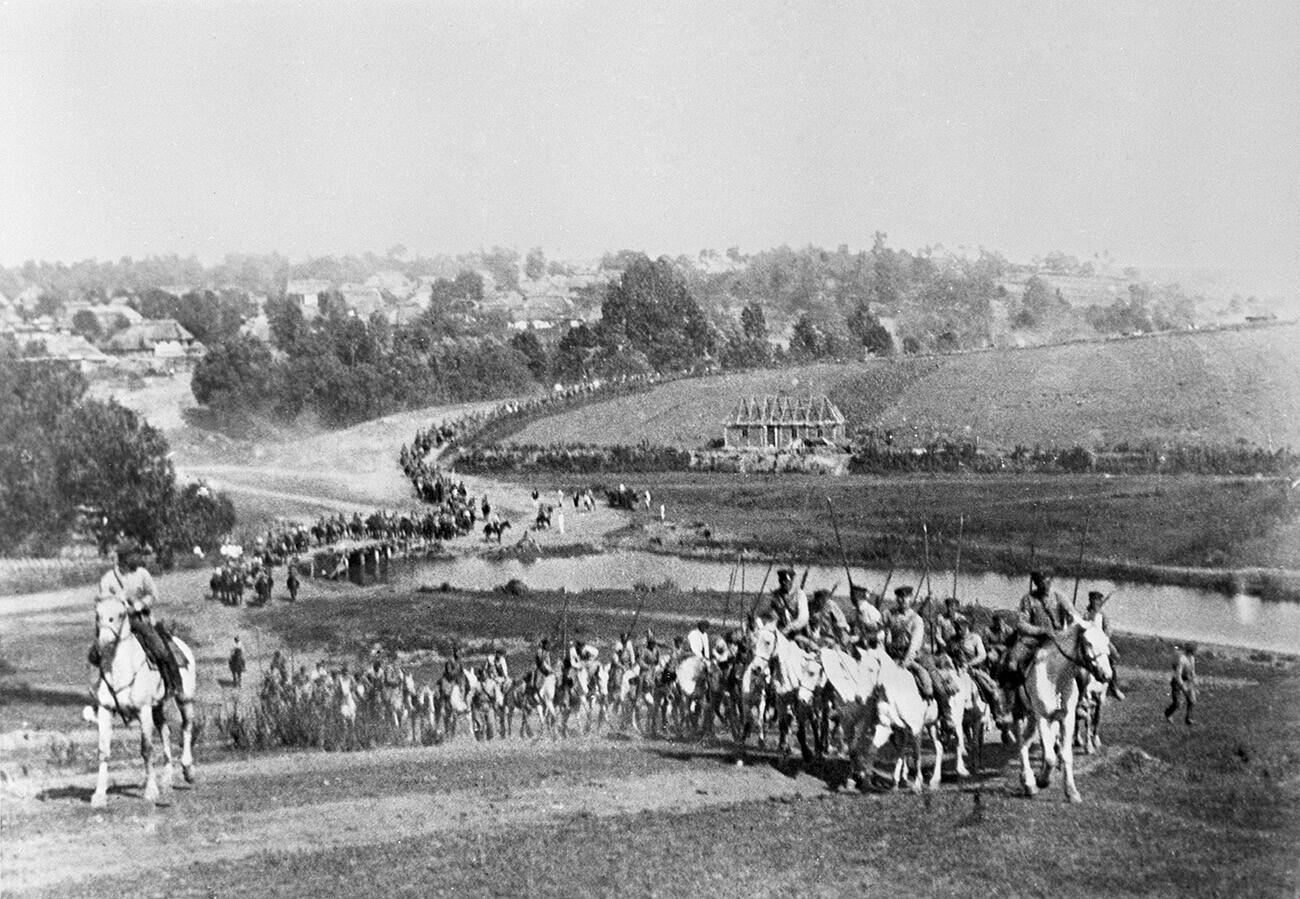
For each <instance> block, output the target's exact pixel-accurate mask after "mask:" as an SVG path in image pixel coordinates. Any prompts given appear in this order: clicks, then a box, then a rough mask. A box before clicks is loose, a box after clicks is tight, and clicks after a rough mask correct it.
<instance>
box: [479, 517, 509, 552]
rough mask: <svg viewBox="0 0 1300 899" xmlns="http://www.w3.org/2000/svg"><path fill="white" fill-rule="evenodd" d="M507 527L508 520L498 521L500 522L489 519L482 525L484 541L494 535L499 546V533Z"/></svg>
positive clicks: (489, 539) (507, 528)
mask: <svg viewBox="0 0 1300 899" xmlns="http://www.w3.org/2000/svg"><path fill="white" fill-rule="evenodd" d="M509 529H510V522H508V521H500V522H491V521H489V522H488V523H487V524H485V525H483V539H484V540H485V541H491V540H492V538H493V537H495V538H497V545H498V546H500V545H501V535H502V534H503V533H504V532H505V531H507V530H509Z"/></svg>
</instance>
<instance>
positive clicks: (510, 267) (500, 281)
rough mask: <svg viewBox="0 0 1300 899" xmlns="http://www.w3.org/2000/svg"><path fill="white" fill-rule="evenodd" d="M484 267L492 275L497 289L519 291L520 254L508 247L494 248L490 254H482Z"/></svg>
mask: <svg viewBox="0 0 1300 899" xmlns="http://www.w3.org/2000/svg"><path fill="white" fill-rule="evenodd" d="M482 256H483V267H484V268H485V269H487V270H488V271H489V272H491V273H492V279H493V280H494V281H496V285H497V289H498V290H502V291H507V290H518V289H519V254H518V253H517V252H515V251H514V250H511V249H507V248H506V247H493V248H492V249H491V251H490V252H487V253H484V254H482Z"/></svg>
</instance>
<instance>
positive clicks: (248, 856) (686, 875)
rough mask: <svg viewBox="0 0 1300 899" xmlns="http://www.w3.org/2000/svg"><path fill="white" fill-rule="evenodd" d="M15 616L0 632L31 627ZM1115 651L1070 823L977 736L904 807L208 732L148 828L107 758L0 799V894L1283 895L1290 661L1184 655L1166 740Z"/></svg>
mask: <svg viewBox="0 0 1300 899" xmlns="http://www.w3.org/2000/svg"><path fill="white" fill-rule="evenodd" d="M579 598H580V599H582V600H583V602H584V604H586V603H587V601H588V600H589V601H590V603H591V604H592V605H595V606H600V607H604V608H606V609H608V613H602V614H588V613H578V614H574V615H572V616H571V623H572V624H573V625H574V626H575V627H576V626H581V627H584V628H587V629H589V632H591V633H592V634H593V635H596V636H599V637H601V638H602V641H603V640H604V639H607V638H608V637H609V636H610V635H611V634H612V633H613V632H614V629H616V628H619V627H622V626H623V625H622V622H623V621H626V618H627V616H628V615H629V613H630V612H631V611H632V610H634V609H635V608H636V606H637V605H639V604H640V603H641V600H642V598H643V597H642V596H638V595H635V594H631V593H624V594H613V593H610V594H609V595H600V596H595V595H591V596H588V595H586V594H582V595H580V597H579ZM691 601H693V598H691V597H688V596H683V595H680V594H675V593H673V592H671V591H669V592H664V593H654V594H650V595H649V597H648V598H647V601H646V604H645V609H644V612H643V617H644V615H649V616H651V617H650V619H649V620H651V621H654V622H655V626H656V630H657V631H659V630H660V628H661V627H662V629H663V630H664V631H673V630H675V631H681V630H684V629H685V625H684V624H683V625H680V626H678V627H676V628H673V627H672V626H671V625H670V624H669V623H668V622H669V621H670V620H671V617H672V616H675V615H677V614H680V612H681V611H684V609H682V606H683V604H685V603H689V602H691ZM512 602H513V603H515V604H514V605H513V606H512V605H511V603H512ZM562 604H563V597H562V596H561V595H559V594H537V595H531V594H530V595H525V596H523V597H518V598H513V597H505V596H499V595H488V594H463V593H450V594H410V593H397V592H392V591H387V590H367V591H359V592H358V591H354V590H348V589H332V588H322V589H316V588H315V585H313V592H312V594H311V596H310V597H309V598H307V599H305V600H303V601H302V602H300V603H299V604H298V605H296V606H288V605H282V604H278V603H277V604H276V605H274V606H272V607H271V608H268V609H243V610H233V609H227V608H224V607H220V606H215V605H211V604H208V605H206V606H205V607H204V609H203V610H202V612H201V614H198V615H196V618H197V619H198V620H199V624H197V625H196V627H197V628H198V629H199V630H201V631H203V632H204V633H206V632H208V631H210V630H217V631H220V630H226V631H227V632H229V630H230V629H234V628H238V629H240V630H242V631H243V632H245V633H254V632H257V633H260V634H261V635H262V640H261V643H260V644H259V645H260V647H261V650H260V654H258V655H257V656H256V657H255V658H253V659H251V660H250V662H251V665H250V669H251V670H250V679H254V678H252V672H254V671H256V670H258V668H259V665H260V664H264V661H265V657H266V655H267V654H269V651H270V649H269V648H270V647H271V646H296V647H298V650H297V651H298V653H299V657H300V658H302V657H309V656H311V655H312V654H314V653H329V652H330V647H329V646H328V643H329V641H330V640H333V639H335V637H336V636H337V635H340V634H342V635H343V638H344V639H345V641H347V640H352V639H356V640H361V639H362V638H363V637H365V636H366V635H374V634H383V633H385V632H390V633H397V632H398V630H399V629H402V628H406V629H411V628H417V629H418V628H424V627H428V628H432V629H437V630H438V631H439V632H440V633H442V634H448V635H449V634H455V635H456V636H458V637H460V638H462V639H463V640H465V641H471V642H472V641H484V640H488V639H491V638H494V637H502V638H505V639H507V640H510V641H511V642H514V641H515V640H522V639H523V638H525V637H527V636H529V635H530V634H535V633H536V632H538V631H539V630H544V629H546V628H548V627H551V626H554V624H555V622H556V620H557V618H558V615H559V611H560V609H561V608H562ZM60 608H64V609H65V611H62V612H57V614H56V612H55V610H50V609H46V610H45V611H44V612H41V613H39V615H36V616H35V617H36V619H37V620H39V621H42V622H44V626H47V627H51V628H53V630H52V631H51V633H57V632H61V631H66V633H67V639H68V640H69V641H71V642H76V640H77V639H84V622H81V618H83V617H84V613H83V611H82V610H80V609H78V608H76V607H60ZM493 609H496V610H497V611H496V612H492V611H491V610H493ZM679 610H680V611H679ZM33 614H34V613H28V614H26V615H21V616H19V617H18V619H17V620H16V621H15V620H14V619H13V618H12V616H6V625H9V624H11V623H18V624H23V622H27V624H25V625H23V626H24V627H25V626H30V624H31V623H32V615H33ZM58 621H62V622H63V623H62V624H58V623H57V622H58ZM78 623H79V624H81V625H82V627H76V624H78ZM6 632H8V627H7V628H6ZM322 641H324V642H322ZM1120 641H1121V642H1120V646H1121V649H1122V651H1123V657H1124V663H1123V664H1124V668H1123V670H1124V672H1125V674H1126V677H1127V680H1128V683H1129V699H1128V701H1126V702H1125V703H1122V704H1118V705H1116V704H1112V705H1111V706H1110V707H1109V718H1108V724H1107V728H1108V729H1107V731H1106V737H1107V747H1106V749H1105V750H1103V752H1102V753H1101V754H1099V755H1098V756H1094V757H1092V758H1090V759H1084V760H1081V762H1080V773H1079V784H1080V788H1081V789H1082V791H1083V793H1084V797H1085V802H1084V804H1083V805H1082V806H1078V807H1073V806H1069V805H1067V804H1066V803H1065V802H1064V801H1063V797H1061V796H1060V794H1059V790H1052V791H1050V792H1048V793H1045V794H1044V795H1043V796H1041V797H1040V798H1039V799H1038V800H1037V801H1029V800H1025V799H1022V798H1020V797H1019V796H1017V795H1015V789H1014V779H1013V776H1012V775H1013V766H1011V765H1010V764H1009V763H1010V751H1009V747H1003V746H1000V745H997V744H996V743H995V744H993V745H991V746H990V747H988V750H987V753H986V757H985V769H984V771H983V772H982V773H981V774H980V775H979V776H978V777H977V778H975V779H973V780H971V781H968V782H964V783H953V784H949V785H946V786H945V787H944V788H942V789H941V790H940V791H939V792H938V793H935V794H932V795H929V796H925V797H916V796H911V795H906V794H903V795H889V794H876V795H867V796H862V795H858V794H844V793H836V792H832V791H831V790H829V789H828V784H829V783H831V782H834V781H836V780H837V779H838V777H839V774H840V773H841V772H840V766H841V765H842V762H837V761H834V760H832V761H830V762H828V763H827V764H826V765H825V766H822V767H815V768H812V769H809V770H808V771H807V772H805V773H803V774H796V772H795V770H794V769H792V768H789V767H786V766H784V765H782V764H780V763H779V762H778V761H777V760H776V759H775V758H774V757H772V756H770V755H768V754H766V753H762V752H759V751H758V750H757V749H755V748H754V747H752V746H751V747H750V748H749V750H748V752H747V756H748V761H749V764H748V765H746V766H745V767H743V768H741V767H737V766H736V765H735V764H734V762H735V760H736V758H737V757H738V749H737V748H736V747H735V746H734V745H732V744H731V743H729V742H722V743H718V744H706V745H700V744H687V743H676V742H666V741H648V740H641V739H621V738H618V737H616V736H614V735H602V736H595V735H593V736H591V737H585V738H575V739H572V740H562V741H553V740H543V741H540V742H533V741H523V740H519V739H514V740H511V741H504V742H497V743H492V744H476V743H473V742H471V741H469V740H468V739H463V740H457V741H453V742H452V743H450V744H446V745H443V746H436V747H430V748H423V749H420V748H417V749H387V750H379V751H373V752H364V753H337V754H325V753H269V754H263V755H246V756H245V755H241V754H238V753H229V752H223V751H220V750H219V747H216V746H213V745H212V742H213V741H214V739H215V737H213V735H211V734H209V735H208V743H207V744H205V745H204V746H202V747H201V748H200V751H199V762H200V768H199V774H200V778H201V779H200V782H199V784H198V786H197V787H195V788H193V789H178V790H176V791H175V792H173V793H172V794H170V795H167V796H165V797H164V801H163V803H162V804H160V805H159V806H158V807H157V808H154V809H151V810H148V811H146V810H145V807H144V804H143V803H142V801H141V800H140V799H139V797H138V789H137V788H136V787H134V786H133V785H132V783H131V781H132V779H133V778H134V777H135V776H138V772H139V767H138V762H137V761H135V759H133V758H130V757H129V756H126V755H119V756H118V761H117V762H115V769H116V774H115V779H116V780H117V782H118V783H122V782H123V781H125V782H126V783H125V785H124V786H122V787H120V788H118V789H116V791H115V792H114V793H113V794H111V796H110V803H109V807H108V809H106V810H105V811H103V812H102V813H95V812H92V811H91V810H90V809H89V808H88V807H87V805H86V799H87V797H88V796H89V793H90V787H91V781H92V777H91V776H90V775H87V774H85V773H81V771H82V770H84V768H78V767H77V766H75V765H74V766H72V767H70V768H67V769H66V770H64V771H63V772H62V773H58V774H55V775H53V776H50V777H49V778H48V779H47V780H45V782H43V783H42V784H41V785H40V789H39V790H38V791H36V795H35V796H30V797H29V798H18V796H17V795H11V796H10V797H9V798H7V799H6V801H5V802H4V803H3V808H2V810H0V827H2V828H3V833H4V842H5V847H6V848H5V853H4V857H3V861H2V862H0V864H3V872H0V873H3V876H4V879H5V886H6V894H7V895H50V896H53V895H58V896H79V895H95V896H119V895H120V896H127V895H132V896H135V895H141V894H144V895H155V894H165V895H168V896H202V895H214V894H215V895H230V894H239V895H245V896H249V897H259V896H277V897H281V896H330V895H354V894H356V893H357V892H359V891H365V892H366V893H368V894H374V895H396V896H406V895H410V896H425V895H446V894H455V895H466V896H479V895H484V896H486V895H545V896H550V895H555V896H561V895H563V896H575V895H576V896H585V895H608V894H611V893H618V894H620V895H622V894H627V895H632V896H651V895H735V896H754V895H792V894H793V895H867V896H873V895H880V896H886V895H888V896H898V895H920V896H928V895H944V896H989V895H1052V896H1091V895H1141V896H1202V895H1203V896H1216V895H1218V896H1237V895H1250V896H1290V895H1293V894H1294V891H1295V890H1296V888H1297V886H1300V882H1298V881H1297V877H1300V870H1298V869H1297V861H1298V859H1297V855H1296V853H1295V848H1296V846H1297V844H1298V842H1300V753H1297V752H1296V749H1295V747H1296V746H1297V745H1300V672H1298V671H1297V668H1296V666H1295V664H1294V662H1293V661H1287V662H1282V661H1280V660H1277V659H1275V658H1274V657H1272V656H1261V657H1259V660H1258V661H1253V660H1252V658H1251V657H1249V656H1248V654H1246V653H1240V652H1222V651H1212V652H1207V653H1205V654H1204V658H1203V660H1202V664H1201V673H1202V676H1203V679H1204V680H1205V682H1206V684H1207V687H1206V689H1205V691H1204V695H1203V697H1202V703H1201V707H1200V711H1201V715H1200V721H1199V725H1198V727H1196V728H1193V729H1188V728H1185V727H1183V726H1181V725H1179V726H1177V727H1171V726H1169V725H1166V724H1165V723H1164V721H1163V719H1162V718H1161V716H1160V712H1159V710H1160V708H1161V707H1162V705H1163V703H1164V701H1165V693H1166V689H1165V687H1164V681H1165V678H1166V674H1165V672H1167V670H1168V669H1167V665H1168V662H1169V658H1170V648H1169V646H1168V644H1167V643H1165V642H1164V641H1160V640H1146V639H1137V638H1130V637H1121V638H1120ZM338 648H339V649H342V648H343V647H338ZM204 655H205V656H208V655H209V653H205V654H204ZM211 677H212V673H211V672H209V673H208V674H207V675H205V680H206V682H207V683H208V684H210V685H212V686H210V687H209V690H213V689H215V683H214V681H213V680H212V679H210V678H211ZM245 686H246V688H248V687H249V685H248V684H246V685H245ZM67 689H69V690H71V684H68V685H67ZM67 712H68V713H73V712H75V710H73V709H68V710H67ZM68 727H70V728H72V727H75V725H68ZM82 730H83V732H84V733H86V734H87V735H88V729H86V728H82ZM83 765H84V762H83ZM128 772H130V773H128ZM22 786H24V783H23V782H22V781H17V782H11V783H10V784H9V787H10V788H14V787H22ZM703 835H707V839H702V838H701V837H702V836H703ZM160 847H165V851H158V849H159V848H160ZM145 856H147V857H148V858H149V859H150V864H149V865H148V867H147V870H145V869H144V868H142V867H141V866H140V864H139V859H140V858H141V857H145Z"/></svg>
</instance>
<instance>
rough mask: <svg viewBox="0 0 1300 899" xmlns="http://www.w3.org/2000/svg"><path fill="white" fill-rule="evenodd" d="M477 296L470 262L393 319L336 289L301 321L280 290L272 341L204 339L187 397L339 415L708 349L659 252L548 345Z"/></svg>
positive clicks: (511, 391)
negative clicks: (420, 307)
mask: <svg viewBox="0 0 1300 899" xmlns="http://www.w3.org/2000/svg"><path fill="white" fill-rule="evenodd" d="M482 297H483V281H482V278H481V277H480V276H478V275H477V274H475V273H473V272H462V273H461V274H459V275H457V276H456V278H455V279H454V280H446V279H439V280H438V281H436V282H435V283H434V285H433V299H432V301H431V303H430V306H429V308H428V309H427V310H426V311H424V312H423V313H422V314H421V315H420V316H419V317H417V318H416V319H415V320H414V321H412V322H410V323H409V324H405V325H400V326H397V327H394V326H392V325H390V324H389V323H388V321H387V320H386V319H385V318H384V317H383V316H382V315H374V316H372V317H371V318H370V319H369V320H363V319H360V318H358V317H356V316H355V315H353V314H350V313H349V312H348V311H347V310H346V309H345V308H344V307H343V304H342V302H341V301H340V300H339V299H337V298H336V297H334V296H332V295H330V294H326V295H324V296H323V297H322V298H321V307H322V308H321V315H319V316H318V317H316V318H314V319H312V320H307V319H306V318H305V317H304V316H303V314H302V310H301V308H300V307H299V306H298V305H297V304H296V303H294V302H292V301H290V300H287V299H276V300H271V301H268V304H267V307H268V309H267V311H268V319H269V324H270V330H271V336H272V341H273V346H272V345H268V344H266V343H265V342H263V341H261V340H259V339H258V338H256V337H253V336H250V335H246V334H245V335H239V334H237V335H235V336H233V337H231V338H229V339H227V340H225V341H221V342H215V343H212V344H210V345H209V349H208V354H207V356H206V357H205V358H204V359H203V360H202V361H201V362H200V363H199V365H198V366H197V367H196V369H195V372H194V378H193V382H192V383H193V390H194V396H195V398H196V399H198V401H199V402H200V403H203V404H204V405H207V406H209V407H211V408H213V409H215V410H217V411H219V412H231V413H233V412H264V413H272V414H274V415H276V416H278V417H282V418H294V417H296V416H298V415H299V414H301V413H303V412H306V411H311V412H314V413H316V414H317V415H319V416H320V418H321V419H322V420H323V421H324V422H326V423H328V424H331V425H340V426H341V425H348V424H353V423H355V422H358V421H362V420H365V419H367V418H373V417H375V416H379V415H384V414H387V413H389V412H393V411H396V410H399V409H404V408H414V407H418V406H426V405H431V404H435V403H445V402H462V401H467V400H483V399H493V398H498V397H504V396H517V395H520V394H525V393H528V392H530V391H531V390H534V389H536V388H537V387H538V385H550V384H552V383H554V382H555V381H565V382H574V381H579V380H582V379H584V378H592V379H610V378H619V377H636V376H643V375H646V374H649V373H652V372H665V371H681V370H685V369H690V368H692V367H694V366H697V365H699V364H701V363H702V362H703V361H704V360H706V359H707V358H708V357H710V356H711V355H712V353H713V351H714V343H713V341H714V334H713V332H712V330H711V329H710V327H709V324H708V322H707V320H706V319H705V317H704V314H703V312H702V311H701V310H700V307H699V305H698V304H697V303H696V302H695V300H694V299H693V298H692V297H691V296H690V293H689V292H688V290H687V289H686V285H685V282H684V280H683V279H682V277H681V275H680V274H679V273H678V272H677V270H676V268H675V267H674V266H673V265H672V263H671V262H670V261H668V260H666V259H661V260H658V261H654V262H652V261H651V260H649V259H647V258H646V257H644V256H640V257H639V258H637V259H635V260H634V261H633V262H632V263H631V264H630V265H629V267H628V269H627V270H626V271H625V272H623V275H622V277H621V278H620V279H619V280H618V281H616V282H614V283H611V284H610V285H608V287H607V289H606V292H605V296H604V300H603V303H602V307H601V309H602V314H601V319H600V321H599V322H597V323H595V324H593V325H590V326H588V325H582V326H580V327H577V328H574V329H572V330H571V331H569V332H568V333H566V334H565V335H564V336H563V337H562V338H561V339H560V340H559V342H558V344H556V345H555V346H554V347H549V346H547V345H545V344H544V343H543V342H542V340H540V339H539V338H538V336H537V335H536V334H535V333H533V332H527V331H526V332H521V333H518V334H515V335H513V336H512V337H510V338H509V339H508V340H506V339H503V335H504V334H505V333H506V329H505V322H504V321H496V320H494V319H493V318H492V317H491V316H488V315H483V314H481V313H472V312H471V310H472V308H473V304H474V303H475V302H477V301H478V300H481V299H482Z"/></svg>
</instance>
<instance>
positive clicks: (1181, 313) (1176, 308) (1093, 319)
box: [1084, 284, 1196, 334]
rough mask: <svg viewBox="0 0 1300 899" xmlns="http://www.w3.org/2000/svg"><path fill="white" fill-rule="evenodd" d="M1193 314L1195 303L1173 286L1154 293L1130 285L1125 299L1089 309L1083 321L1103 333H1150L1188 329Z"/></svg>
mask: <svg viewBox="0 0 1300 899" xmlns="http://www.w3.org/2000/svg"><path fill="white" fill-rule="evenodd" d="M1195 313H1196V306H1195V303H1194V301H1193V300H1191V299H1190V298H1188V297H1185V296H1183V295H1182V293H1181V292H1179V291H1178V289H1177V288H1176V287H1174V288H1165V289H1163V290H1159V291H1157V290H1153V289H1152V288H1150V287H1148V286H1147V285H1145V284H1130V285H1129V287H1128V296H1127V297H1125V298H1123V299H1121V300H1118V301H1117V302H1115V303H1112V304H1110V305H1108V306H1099V305H1093V306H1089V307H1088V308H1087V309H1086V310H1085V311H1084V318H1086V319H1087V321H1088V324H1090V325H1092V327H1093V328H1095V329H1096V330H1097V331H1099V332H1101V333H1103V334H1109V333H1119V334H1149V333H1151V332H1153V331H1171V330H1182V329H1185V328H1189V327H1191V326H1192V325H1193V324H1194V323H1195V320H1196V319H1195Z"/></svg>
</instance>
